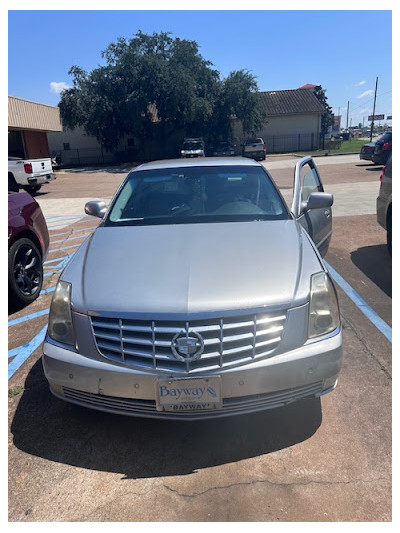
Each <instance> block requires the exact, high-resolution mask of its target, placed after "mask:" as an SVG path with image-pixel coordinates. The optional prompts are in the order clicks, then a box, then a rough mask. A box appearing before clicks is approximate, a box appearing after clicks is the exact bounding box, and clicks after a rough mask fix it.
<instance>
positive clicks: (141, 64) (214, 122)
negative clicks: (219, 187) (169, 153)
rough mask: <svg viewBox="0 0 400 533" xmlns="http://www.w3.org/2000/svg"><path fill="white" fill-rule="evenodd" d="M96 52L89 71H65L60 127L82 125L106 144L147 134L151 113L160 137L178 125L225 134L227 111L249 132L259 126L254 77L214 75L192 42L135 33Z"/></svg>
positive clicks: (240, 73) (193, 131)
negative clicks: (98, 60)
mask: <svg viewBox="0 0 400 533" xmlns="http://www.w3.org/2000/svg"><path fill="white" fill-rule="evenodd" d="M102 57H103V58H104V59H105V63H106V64H105V65H104V66H99V67H98V68H96V69H94V70H93V71H92V72H90V73H87V72H85V71H84V70H82V69H81V68H80V67H78V66H73V67H72V68H71V69H70V71H69V74H70V75H72V77H73V87H72V88H71V89H67V90H65V91H63V93H62V94H61V101H60V103H59V107H60V112H61V118H62V121H63V124H64V125H65V126H66V127H67V128H74V127H76V126H83V127H84V129H85V131H86V132H87V133H88V134H89V135H92V136H94V137H96V138H97V139H98V141H99V142H100V143H101V144H102V145H103V146H104V147H106V148H108V149H115V148H116V147H117V146H118V143H119V141H120V140H121V138H123V137H124V136H125V135H126V134H133V135H135V136H136V137H140V138H142V139H143V140H145V139H150V138H151V137H152V136H153V135H155V128H154V117H155V114H156V117H157V120H158V124H159V130H160V134H161V138H162V139H165V138H166V136H168V135H169V134H171V133H173V132H176V131H180V130H182V129H183V130H184V131H185V132H186V134H187V135H199V136H200V135H203V136H204V137H205V138H209V137H210V132H211V134H212V135H214V134H216V135H218V134H221V135H222V134H226V135H228V134H229V133H230V128H231V118H232V116H236V117H237V118H238V119H240V120H242V121H243V127H244V129H245V131H248V132H251V131H253V130H256V129H258V128H259V127H260V126H261V124H262V121H263V119H264V115H263V113H262V112H261V111H260V110H259V104H258V100H257V96H256V92H257V83H256V81H255V78H254V76H252V75H251V74H250V73H249V72H247V71H236V72H232V73H231V74H230V75H229V76H228V77H227V78H226V79H225V80H221V79H220V74H219V72H218V71H217V70H215V69H214V68H213V65H212V64H211V62H210V61H207V60H205V59H204V58H203V57H202V56H201V54H200V53H199V47H198V44H197V43H196V42H195V41H189V40H186V39H179V38H172V37H171V36H170V34H169V33H165V32H161V33H153V34H152V35H147V34H145V33H142V32H141V31H139V32H138V33H137V34H136V35H135V36H134V37H133V38H131V39H125V38H119V39H117V41H116V42H114V43H111V44H110V45H109V46H108V47H107V49H106V50H105V51H104V52H102Z"/></svg>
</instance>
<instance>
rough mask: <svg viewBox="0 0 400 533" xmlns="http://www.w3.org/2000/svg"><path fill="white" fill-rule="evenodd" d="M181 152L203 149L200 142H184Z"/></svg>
mask: <svg viewBox="0 0 400 533" xmlns="http://www.w3.org/2000/svg"><path fill="white" fill-rule="evenodd" d="M182 149H183V150H202V149H203V143H201V142H195V141H191V142H186V143H183V148H182Z"/></svg>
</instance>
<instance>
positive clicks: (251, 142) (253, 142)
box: [245, 139, 262, 144]
mask: <svg viewBox="0 0 400 533" xmlns="http://www.w3.org/2000/svg"><path fill="white" fill-rule="evenodd" d="M245 144H262V140H261V139H247V140H246V142H245Z"/></svg>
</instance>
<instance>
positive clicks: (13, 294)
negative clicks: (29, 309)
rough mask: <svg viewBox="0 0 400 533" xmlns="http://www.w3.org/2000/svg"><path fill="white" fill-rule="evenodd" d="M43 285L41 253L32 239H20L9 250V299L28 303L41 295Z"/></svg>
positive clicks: (21, 303) (18, 303) (16, 302)
mask: <svg viewBox="0 0 400 533" xmlns="http://www.w3.org/2000/svg"><path fill="white" fill-rule="evenodd" d="M42 285H43V262H42V256H41V253H40V252H39V250H38V249H37V247H36V245H35V244H34V243H33V242H32V241H31V240H30V239H27V238H23V239H19V240H18V241H16V242H14V244H13V245H12V246H11V247H10V249H9V251H8V294H9V299H10V301H12V302H13V303H14V304H17V305H28V304H30V303H32V302H33V301H34V300H36V298H37V297H38V296H39V294H40V291H41V289H42Z"/></svg>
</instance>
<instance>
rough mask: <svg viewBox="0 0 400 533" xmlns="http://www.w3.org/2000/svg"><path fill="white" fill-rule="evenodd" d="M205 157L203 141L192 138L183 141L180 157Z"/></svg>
mask: <svg viewBox="0 0 400 533" xmlns="http://www.w3.org/2000/svg"><path fill="white" fill-rule="evenodd" d="M204 156H205V146H204V141H203V139H201V138H200V139H199V138H192V139H184V141H183V145H182V149H181V157H204Z"/></svg>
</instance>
